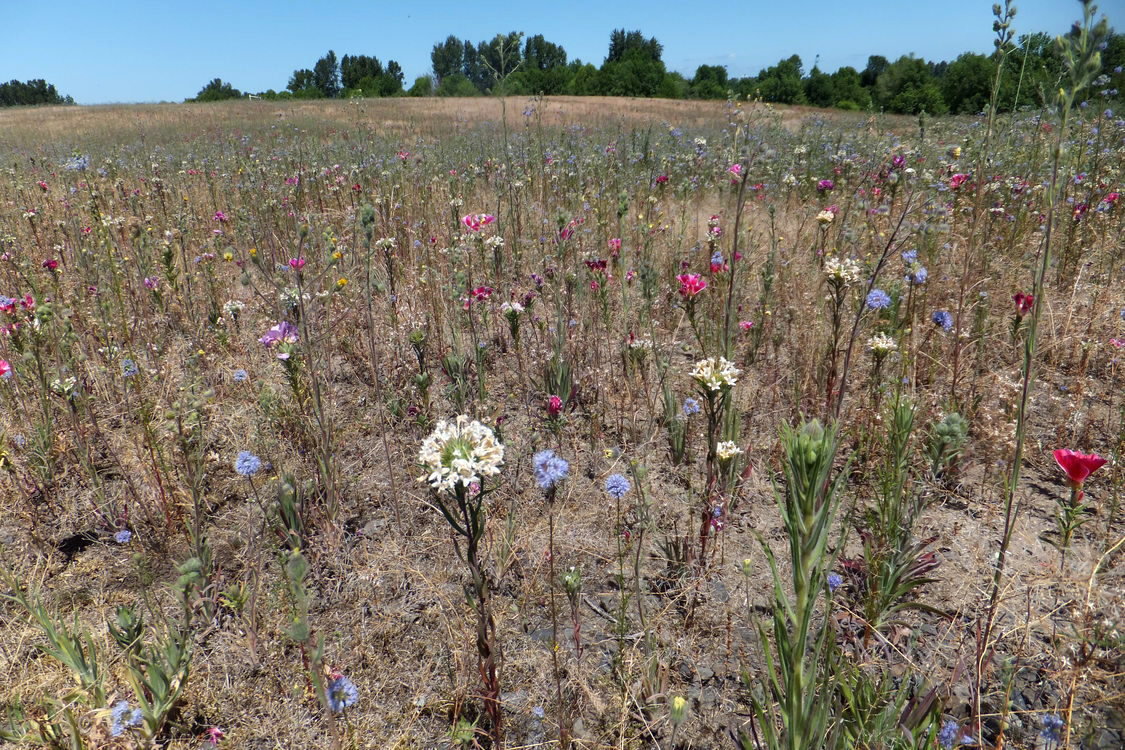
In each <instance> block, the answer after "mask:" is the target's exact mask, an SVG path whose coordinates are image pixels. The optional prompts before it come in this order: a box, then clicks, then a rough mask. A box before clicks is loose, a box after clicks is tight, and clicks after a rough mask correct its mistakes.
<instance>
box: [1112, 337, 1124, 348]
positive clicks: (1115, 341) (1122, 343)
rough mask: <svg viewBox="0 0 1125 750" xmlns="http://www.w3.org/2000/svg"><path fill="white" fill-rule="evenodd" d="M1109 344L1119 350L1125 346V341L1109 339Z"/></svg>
mask: <svg viewBox="0 0 1125 750" xmlns="http://www.w3.org/2000/svg"><path fill="white" fill-rule="evenodd" d="M1109 343H1111V344H1113V345H1114V346H1115V347H1116V348H1118V349H1120V348H1121V347H1123V346H1125V339H1110V340H1109Z"/></svg>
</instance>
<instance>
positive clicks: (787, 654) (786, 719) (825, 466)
mask: <svg viewBox="0 0 1125 750" xmlns="http://www.w3.org/2000/svg"><path fill="white" fill-rule="evenodd" d="M781 443H782V447H783V449H784V451H785V465H784V470H785V493H784V495H782V494H781V493H775V494H776V498H777V508H778V511H779V512H780V514H781V521H782V523H783V524H784V527H785V531H786V534H787V535H788V537H789V561H790V564H791V568H792V573H791V576H792V581H791V582H792V587H793V593H792V596H791V597H790V596H787V595H786V591H785V585H784V583H783V581H782V578H781V573H780V571H779V570H778V566H777V560H776V558H775V557H774V554H773V551H772V550H771V549H770V547H769V545H768V544H766V542H765V540H764V539H761V538H759V542H760V544H761V545H762V549H763V551H764V552H765V554H766V557H767V559H768V560H769V563H770V570H771V572H772V573H773V594H774V602H773V644H772V646H771V644H770V639H769V636H768V635H767V633H766V630H765V628H761V627H759V636H760V637H761V640H762V650H763V653H764V654H765V657H766V666H765V673H764V675H763V677H762V682H763V690H762V694H759V695H757V696H755V698H754V712H755V714H756V715H757V717H758V728H759V730H760V732H761V740H762V742H761V743H760V744H759V743H758V742H757V741H756V740H754V739H752V738H750V737H748V736H745V735H743V736H742V737H741V738H740V743H741V746H742V748H743V750H750V749H751V748H758V747H761V746H763V745H764V746H765V747H767V748H769V749H770V750H782V749H784V750H820V748H823V747H825V746H826V740H827V737H828V731H829V726H828V723H829V722H828V718H829V717H828V707H829V703H830V701H829V699H828V696H827V695H826V692H825V691H826V689H827V684H826V683H827V681H828V678H829V676H830V674H831V661H832V653H831V651H832V640H831V638H830V633H831V628H829V627H826V626H822V627H820V629H819V631H817V630H816V629H814V627H813V622H812V617H813V611H814V609H815V608H816V603H817V599H818V598H819V597H820V596H821V595H824V596H825V597H827V596H828V595H829V590H830V588H831V583H830V582H829V579H828V570H829V567H830V563H831V557H832V554H831V553H830V552H829V551H828V538H829V536H830V534H831V529H832V524H833V521H834V520H835V518H836V511H837V509H838V508H839V504H840V496H841V492H840V490H841V489H842V488H843V485H844V480H845V478H846V476H847V471H840V472H838V473H837V474H836V476H835V477H834V478H833V477H832V476H831V474H832V462H833V460H834V459H835V457H836V446H837V439H836V428H835V426H829V427H827V428H826V427H823V426H821V424H820V422H819V421H817V420H813V421H811V422H807V423H806V424H804V425H803V426H802V427H801V428H800V429H793V428H791V427H788V426H783V427H782V433H781Z"/></svg>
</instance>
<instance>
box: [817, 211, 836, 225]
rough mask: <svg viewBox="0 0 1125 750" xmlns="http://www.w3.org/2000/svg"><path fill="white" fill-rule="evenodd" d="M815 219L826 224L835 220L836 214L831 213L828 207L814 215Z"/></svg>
mask: <svg viewBox="0 0 1125 750" xmlns="http://www.w3.org/2000/svg"><path fill="white" fill-rule="evenodd" d="M816 220H817V221H818V222H820V223H821V224H824V225H828V224H831V223H832V222H833V221H835V220H836V214H834V213H832V212H831V211H829V210H828V209H825V210H823V211H821V212H820V213H818V214H817V215H816Z"/></svg>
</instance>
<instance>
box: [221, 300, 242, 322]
mask: <svg viewBox="0 0 1125 750" xmlns="http://www.w3.org/2000/svg"><path fill="white" fill-rule="evenodd" d="M245 309H246V303H245V302H243V301H242V300H237V299H231V300H227V301H226V302H224V303H223V315H226V316H227V317H228V318H237V317H238V316H239V315H241V314H242V311H243V310H245Z"/></svg>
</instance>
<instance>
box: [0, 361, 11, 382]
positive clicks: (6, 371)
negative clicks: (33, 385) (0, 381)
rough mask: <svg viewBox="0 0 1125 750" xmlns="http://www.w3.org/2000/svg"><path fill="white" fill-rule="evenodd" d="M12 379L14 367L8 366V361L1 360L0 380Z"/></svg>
mask: <svg viewBox="0 0 1125 750" xmlns="http://www.w3.org/2000/svg"><path fill="white" fill-rule="evenodd" d="M10 377H12V366H11V365H10V364H8V360H6V359H0V378H4V379H5V380H7V379H8V378H10Z"/></svg>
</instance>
